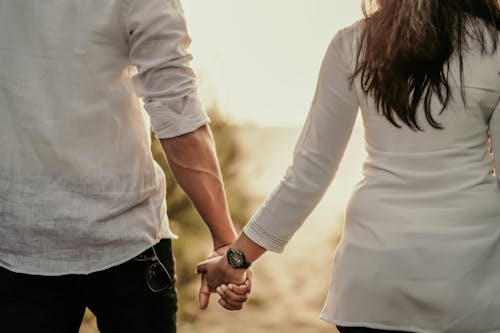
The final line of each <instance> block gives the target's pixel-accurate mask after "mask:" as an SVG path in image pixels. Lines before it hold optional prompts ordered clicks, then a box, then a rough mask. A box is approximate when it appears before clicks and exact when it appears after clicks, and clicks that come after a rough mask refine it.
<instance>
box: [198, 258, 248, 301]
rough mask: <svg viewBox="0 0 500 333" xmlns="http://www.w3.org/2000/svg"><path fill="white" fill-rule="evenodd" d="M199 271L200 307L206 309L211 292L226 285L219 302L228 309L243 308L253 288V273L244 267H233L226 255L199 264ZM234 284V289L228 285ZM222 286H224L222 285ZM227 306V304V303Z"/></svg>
mask: <svg viewBox="0 0 500 333" xmlns="http://www.w3.org/2000/svg"><path fill="white" fill-rule="evenodd" d="M196 271H197V273H199V274H202V276H201V287H200V308H201V309H206V308H207V306H208V303H209V300H210V293H211V292H216V291H217V287H218V286H221V285H223V284H224V285H226V286H227V289H225V290H223V289H221V290H222V292H221V293H220V294H221V297H222V300H220V301H219V303H220V304H221V305H222V306H224V307H225V308H226V309H228V310H237V309H241V307H242V304H241V305H238V304H237V303H243V302H245V301H246V299H247V294H248V293H249V292H250V289H251V277H252V275H251V273H248V272H247V270H244V269H234V268H231V267H230V266H229V265H228V263H227V259H226V257H225V256H219V257H214V258H212V259H209V260H206V261H204V262H201V263H199V264H198V267H197V270H196ZM230 284H231V285H232V288H233V290H231V289H229V287H228V285H230ZM221 288H222V287H221ZM224 304H225V305H226V306H225V305H224Z"/></svg>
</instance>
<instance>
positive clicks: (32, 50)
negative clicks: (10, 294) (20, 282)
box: [0, 0, 208, 275]
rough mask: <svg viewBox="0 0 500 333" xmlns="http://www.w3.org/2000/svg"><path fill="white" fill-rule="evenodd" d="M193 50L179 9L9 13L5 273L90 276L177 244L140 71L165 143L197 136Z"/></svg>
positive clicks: (4, 89)
mask: <svg viewBox="0 0 500 333" xmlns="http://www.w3.org/2000/svg"><path fill="white" fill-rule="evenodd" d="M138 3H139V4H138ZM188 42H189V37H188V36H187V34H186V32H185V24H184V20H183V18H182V13H181V12H180V8H179V4H178V2H177V1H161V0H153V1H147V2H146V1H132V0H128V1H123V0H106V1H102V0H93V1H83V2H82V1H64V2H61V1H55V0H52V1H44V2H43V4H42V3H41V2H39V1H34V0H20V1H2V2H1V3H0V60H1V61H2V71H1V72H0V117H1V119H2V121H1V122H0V133H2V135H1V137H0V156H2V159H1V160H0V188H1V189H2V191H1V193H0V218H1V223H0V235H1V236H0V252H1V253H2V256H1V257H0V266H3V267H5V268H8V269H11V270H13V271H18V272H23V273H31V274H41V275H55V274H67V273H88V272H91V271H96V270H99V269H104V268H106V267H109V266H111V265H113V264H117V263H120V262H123V261H125V260H128V259H130V258H131V257H133V256H134V255H135V254H137V253H139V252H141V251H142V250H144V249H145V248H147V247H148V246H150V245H151V244H152V243H154V242H155V241H157V240H158V238H159V237H171V236H172V234H171V233H170V231H169V229H168V220H167V217H166V207H165V200H164V197H165V192H164V191H165V186H164V176H163V174H162V172H161V170H160V169H159V168H158V167H157V166H156V165H155V163H154V162H153V160H152V157H151V153H150V151H149V128H147V125H146V122H145V121H144V117H143V114H142V113H141V112H140V110H139V108H138V103H137V100H136V99H135V97H134V94H135V91H134V87H133V86H132V79H131V75H130V70H128V68H129V66H130V65H135V66H137V67H138V70H139V74H138V75H137V76H136V77H135V78H134V81H135V90H136V91H137V93H138V95H139V96H141V97H144V98H145V101H146V109H147V110H148V112H149V113H150V114H151V120H152V124H153V127H154V128H155V130H156V133H157V134H158V135H161V137H162V138H168V137H174V136H177V135H180V134H184V133H186V132H188V131H190V130H194V129H196V128H198V127H199V126H201V125H203V124H206V123H207V122H208V118H207V116H206V114H205V113H204V112H203V111H202V109H201V107H200V105H199V102H198V100H197V97H196V93H195V86H194V75H193V73H192V71H191V70H190V68H189V66H188V62H189V60H190V55H189V53H187V51H186V47H187V45H188V44H189V43H188ZM181 113H182V117H181ZM160 228H162V231H163V234H161V233H160Z"/></svg>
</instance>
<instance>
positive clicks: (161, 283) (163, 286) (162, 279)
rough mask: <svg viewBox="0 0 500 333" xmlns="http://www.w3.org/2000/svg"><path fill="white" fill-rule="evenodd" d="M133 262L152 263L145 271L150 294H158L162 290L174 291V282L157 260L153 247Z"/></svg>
mask: <svg viewBox="0 0 500 333" xmlns="http://www.w3.org/2000/svg"><path fill="white" fill-rule="evenodd" d="M135 260H137V261H141V262H143V261H151V262H152V264H151V265H150V266H149V267H148V269H147V270H146V284H147V286H148V288H149V289H150V290H151V291H152V292H155V293H159V292H161V291H164V290H169V291H172V290H174V280H173V279H172V277H171V276H170V273H169V272H168V270H167V268H166V267H165V266H164V265H163V264H162V263H161V262H160V260H159V259H158V255H157V254H156V250H155V248H154V247H151V248H150V249H148V250H146V251H144V252H143V253H141V254H140V255H138V256H137V257H135Z"/></svg>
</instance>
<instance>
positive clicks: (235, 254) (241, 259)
mask: <svg viewBox="0 0 500 333" xmlns="http://www.w3.org/2000/svg"><path fill="white" fill-rule="evenodd" d="M227 262H228V263H229V266H231V267H232V268H245V269H246V268H248V267H250V265H251V264H252V263H250V262H247V260H246V259H245V255H244V254H243V252H241V251H238V250H235V249H232V248H229V250H227Z"/></svg>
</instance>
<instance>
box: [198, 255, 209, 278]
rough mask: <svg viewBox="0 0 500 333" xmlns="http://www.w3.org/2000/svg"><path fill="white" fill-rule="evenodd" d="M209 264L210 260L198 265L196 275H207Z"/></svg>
mask: <svg viewBox="0 0 500 333" xmlns="http://www.w3.org/2000/svg"><path fill="white" fill-rule="evenodd" d="M209 262H210V259H208V260H205V261H202V262H200V263H198V265H197V266H196V273H197V274H204V273H206V272H207V266H208V263H209Z"/></svg>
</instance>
